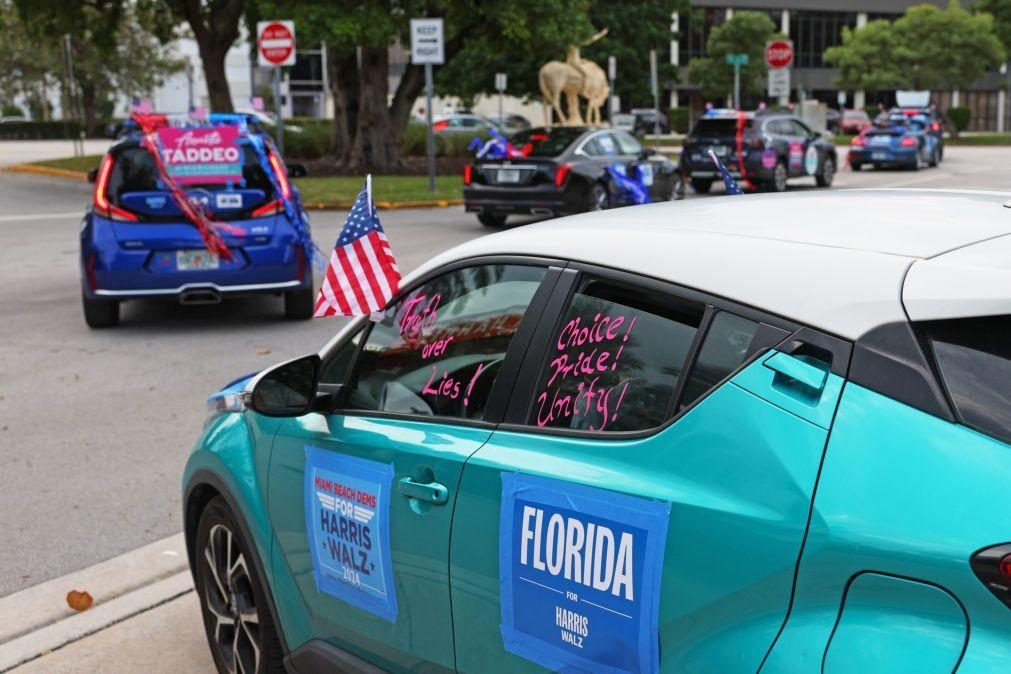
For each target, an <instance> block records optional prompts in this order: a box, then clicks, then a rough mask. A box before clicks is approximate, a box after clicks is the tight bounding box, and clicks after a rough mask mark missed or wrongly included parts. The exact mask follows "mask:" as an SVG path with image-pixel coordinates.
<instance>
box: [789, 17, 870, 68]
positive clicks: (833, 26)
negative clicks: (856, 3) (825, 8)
mask: <svg viewBox="0 0 1011 674" xmlns="http://www.w3.org/2000/svg"><path fill="white" fill-rule="evenodd" d="M856 25H857V15H856V12H809V11H803V10H795V11H791V12H790V39H791V40H793V49H794V65H795V66H796V67H797V68H825V67H826V66H825V62H824V61H823V60H822V56H823V54H824V53H825V50H826V49H828V48H829V47H834V46H835V45H837V44H841V43H842V29H843V28H844V27H847V26H849V27H851V28H853V27H856Z"/></svg>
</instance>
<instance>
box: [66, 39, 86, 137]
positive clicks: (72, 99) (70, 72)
mask: <svg viewBox="0 0 1011 674" xmlns="http://www.w3.org/2000/svg"><path fill="white" fill-rule="evenodd" d="M73 49H74V46H73V42H72V41H71V37H70V33H67V34H65V35H64V36H63V54H64V59H65V62H66V66H67V102H68V103H69V105H70V110H71V114H72V115H73V119H74V120H75V121H77V122H78V123H79V124H81V125H82V126H81V128H79V129H78V133H77V134H71V141H72V142H73V144H74V156H75V157H81V156H83V155H84V141H83V140H81V138H80V134H81V133H83V132H84V129H83V124H84V120H83V116H82V115H81V109H80V107H79V106H78V101H77V87H76V86H75V84H76V83H75V82H74V55H73ZM65 114H66V111H64V115H65Z"/></svg>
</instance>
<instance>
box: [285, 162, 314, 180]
mask: <svg viewBox="0 0 1011 674" xmlns="http://www.w3.org/2000/svg"><path fill="white" fill-rule="evenodd" d="M287 168H288V175H289V176H291V177H292V178H304V177H306V176H307V175H309V169H308V168H307V167H306V165H305V164H288V165H287Z"/></svg>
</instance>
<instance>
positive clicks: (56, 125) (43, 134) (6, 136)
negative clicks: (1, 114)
mask: <svg viewBox="0 0 1011 674" xmlns="http://www.w3.org/2000/svg"><path fill="white" fill-rule="evenodd" d="M108 123H109V122H107V121H100V122H98V123H97V124H96V125H95V133H93V134H92V135H91V137H92V138H104V137H105V127H106V125H107V124H108ZM68 131H69V132H70V133H69V135H68V133H67V132H68ZM80 131H81V125H80V124H78V123H76V122H70V121H68V122H64V121H63V120H56V121H52V122H3V123H2V124H0V140H57V139H69V138H77V137H78V135H79V134H80Z"/></svg>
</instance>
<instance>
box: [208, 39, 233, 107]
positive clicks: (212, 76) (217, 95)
mask: <svg viewBox="0 0 1011 674" xmlns="http://www.w3.org/2000/svg"><path fill="white" fill-rule="evenodd" d="M227 55H228V47H227V46H226V47H224V48H223V49H222V48H221V47H220V46H219V45H207V46H206V47H205V46H204V45H200V60H201V62H202V63H203V66H204V79H205V80H206V81H207V96H208V98H209V99H210V106H211V110H212V111H214V112H234V109H233V108H232V91H231V89H230V88H229V87H228V76H227V75H226V73H225V57H226V56H227Z"/></svg>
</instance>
